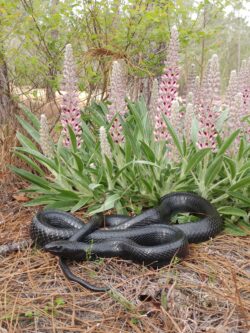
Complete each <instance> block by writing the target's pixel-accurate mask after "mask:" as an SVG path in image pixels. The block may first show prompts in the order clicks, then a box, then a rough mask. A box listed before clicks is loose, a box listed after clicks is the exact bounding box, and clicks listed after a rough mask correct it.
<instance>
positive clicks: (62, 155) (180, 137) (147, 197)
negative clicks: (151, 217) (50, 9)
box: [12, 28, 250, 234]
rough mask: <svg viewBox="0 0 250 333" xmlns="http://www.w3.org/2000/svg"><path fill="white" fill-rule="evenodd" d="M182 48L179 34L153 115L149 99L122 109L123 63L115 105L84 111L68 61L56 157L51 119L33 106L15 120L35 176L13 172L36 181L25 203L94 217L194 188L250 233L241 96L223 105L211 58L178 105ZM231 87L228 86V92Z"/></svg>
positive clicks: (249, 176)
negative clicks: (239, 109) (237, 114)
mask: <svg viewBox="0 0 250 333" xmlns="http://www.w3.org/2000/svg"><path fill="white" fill-rule="evenodd" d="M177 50H178V32H177V30H176V28H173V29H172V34H171V40H170V45H169V51H168V55H167V60H166V62H165V69H164V72H163V75H162V77H161V80H160V85H159V90H158V91H157V86H158V82H157V81H155V83H154V88H153V92H152V94H151V95H152V101H151V103H150V110H148V108H147V106H146V104H145V102H144V100H143V98H142V99H140V100H139V101H137V102H131V101H129V100H128V99H127V102H126V103H125V97H126V84H124V82H125V80H126V63H125V62H115V63H114V64H113V67H112V74H111V84H110V86H111V90H110V102H111V104H105V103H103V102H99V103H95V102H93V104H92V105H91V106H89V107H88V108H86V109H85V110H83V111H82V113H81V114H80V111H79V107H78V104H77V103H76V101H77V99H76V78H75V76H74V78H73V74H72V73H73V71H72V68H73V67H71V69H69V67H70V66H69V62H68V63H67V61H66V60H65V61H66V67H67V71H65V70H64V82H67V77H66V73H71V74H70V75H69V77H70V84H68V86H67V87H68V89H65V91H68V93H67V92H66V95H65V96H64V104H63V107H62V114H64V113H65V112H66V113H65V116H62V118H61V119H62V126H63V128H64V129H63V133H62V135H61V137H60V138H59V140H58V142H57V143H52V142H51V141H50V143H51V144H50V146H49V147H51V150H50V153H48V150H47V145H46V144H44V137H46V138H47V139H48V138H49V136H48V132H47V129H46V126H44V121H45V118H44V117H42V119H41V122H40V121H39V119H37V118H36V117H35V116H34V115H33V114H32V113H31V112H30V111H29V110H27V109H26V108H23V111H24V113H25V115H26V118H28V119H29V122H28V121H26V120H24V119H23V118H21V117H19V118H18V119H19V121H20V123H21V125H22V126H23V128H24V129H25V130H26V131H27V133H28V136H29V137H28V136H24V135H23V134H21V133H18V134H17V137H18V140H19V142H20V144H21V146H20V147H17V148H16V153H17V155H18V156H19V157H20V158H22V159H23V160H24V161H25V162H26V163H27V164H29V166H30V167H31V168H32V169H33V172H29V171H27V170H24V169H18V168H16V167H14V166H13V167H12V169H13V171H14V172H15V173H16V174H18V175H19V176H21V177H23V178H25V179H26V180H28V181H29V182H30V183H31V185H30V186H29V187H28V188H26V189H24V191H25V192H27V195H29V197H30V198H31V201H29V202H28V203H26V205H27V206H34V205H45V206H46V208H56V209H63V210H68V211H71V212H74V211H77V210H79V209H81V208H84V210H85V212H86V214H89V215H92V214H94V213H97V212H103V211H106V210H109V209H115V210H116V211H117V212H119V213H128V212H134V213H139V212H140V211H141V209H142V208H143V207H149V206H152V205H155V204H157V203H158V202H159V199H160V197H161V196H163V195H164V194H166V193H169V192H173V191H194V192H196V193H198V194H200V195H202V196H203V197H205V198H207V199H208V200H210V201H211V202H212V203H213V204H214V205H216V207H217V208H218V209H219V211H220V213H221V214H222V215H223V216H224V220H225V223H226V230H228V231H233V232H234V233H239V234H244V233H246V232H247V223H248V222H249V217H250V212H249V207H250V161H249V158H250V143H249V140H248V139H247V135H246V134H247V132H246V131H241V128H239V123H236V122H235V121H234V118H235V114H234V113H233V112H236V108H235V103H236V102H237V103H238V102H239V99H240V98H241V99H242V95H243V93H242V92H239V91H237V92H235V94H236V99H235V97H233V98H231V96H230V103H229V99H228V94H227V95H226V100H225V101H223V100H222V98H221V97H220V94H219V89H220V88H219V87H220V85H219V82H220V77H219V62H218V57H217V56H216V55H214V56H213V57H212V59H211V60H210V61H209V66H208V69H207V73H206V75H205V78H204V80H203V82H202V85H201V86H200V85H199V80H198V79H195V82H193V86H192V92H191V93H192V94H191V95H190V96H189V99H188V100H186V101H185V102H184V103H181V102H180V101H178V92H177V90H178V77H179V67H178V66H179V63H178V51H177ZM67 52H69V54H70V57H71V61H70V63H71V64H72V63H73V60H72V49H71V48H70V47H67V49H66V53H67ZM67 57H68V56H67ZM67 57H66V56H65V58H67ZM74 75H75V72H74ZM234 75H235V74H233V76H234ZM232 86H233V85H232V82H231V83H230V87H229V88H228V91H230V89H231V91H232ZM69 87H71V88H70V89H69ZM245 87H246V85H245V86H244V89H245ZM65 88H66V87H65ZM207 94H208V95H207ZM240 96H241V97H240ZM65 98H66V100H67V101H65ZM67 98H68V99H67ZM69 101H71V102H69ZM235 101H236V102H235ZM154 103H156V105H154ZM243 104H244V103H243ZM66 106H67V107H66ZM224 109H225V110H226V117H227V118H225V110H224ZM245 110H246V108H243V111H242V112H243V113H242V114H241V115H242V117H239V122H241V123H242V124H243V123H244V122H245V118H247V113H246V111H245ZM244 112H245V113H244ZM247 112H248V113H249V110H248V111H247ZM76 114H77V117H75V115H76ZM79 114H80V116H79ZM66 115H67V117H66ZM73 118H74V119H73ZM65 119H68V122H66V121H65ZM76 120H77V122H76ZM224 124H227V131H224V127H225V126H222V125H224ZM66 125H67V126H66ZM45 133H46V135H45ZM47 139H46V140H47ZM49 140H50V139H49ZM46 142H47V141H46ZM45 147H46V148H45ZM41 166H43V167H41ZM45 169H47V172H45V171H44V170H45ZM248 231H249V229H248Z"/></svg>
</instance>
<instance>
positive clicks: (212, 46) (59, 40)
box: [0, 0, 249, 97]
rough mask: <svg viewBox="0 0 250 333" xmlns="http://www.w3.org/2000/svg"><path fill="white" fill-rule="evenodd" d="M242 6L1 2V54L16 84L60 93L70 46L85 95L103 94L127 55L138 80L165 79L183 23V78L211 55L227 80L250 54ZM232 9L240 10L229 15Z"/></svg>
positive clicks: (181, 0)
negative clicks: (169, 47)
mask: <svg viewBox="0 0 250 333" xmlns="http://www.w3.org/2000/svg"><path fill="white" fill-rule="evenodd" d="M237 2H238V1H230V2H229V1H226V0H225V1H224V0H223V1H219V0H215V1H213V2H211V1H204V2H200V3H196V2H194V1H191V0H185V1H184V0H179V1H177V2H176V1H155V2H152V1H135V0H130V1H122V2H120V1H119V2H118V1H116V0H113V1H106V0H99V1H82V0H74V1H72V0H64V1H55V0H53V1H51V0H43V1H41V0H32V1H18V0H12V1H9V0H0V49H1V51H2V48H3V49H4V53H5V58H6V59H5V60H6V63H7V65H8V68H9V76H10V78H11V80H12V81H13V82H14V85H15V86H19V87H22V90H23V91H27V92H28V91H29V90H30V87H32V88H39V89H41V88H50V89H51V90H52V91H54V92H55V91H57V90H59V87H60V81H61V76H60V74H59V69H60V68H61V64H62V60H63V50H64V48H65V45H66V44H67V43H71V44H72V45H73V48H74V50H75V56H76V59H77V67H78V68H79V71H78V72H79V73H78V74H79V75H78V76H79V88H80V90H81V91H86V90H91V91H90V94H92V93H93V92H94V91H95V89H96V88H97V89H100V90H101V91H102V93H103V94H102V97H104V96H105V94H104V93H105V92H106V91H107V81H108V72H109V69H110V65H111V61H112V60H114V59H117V58H124V57H125V58H126V59H127V64H128V67H129V72H130V74H131V76H132V77H146V76H157V75H159V74H160V72H161V69H162V60H163V59H164V58H165V50H166V44H167V43H168V40H169V31H170V27H171V26H173V25H176V26H177V27H178V30H179V34H180V41H181V48H182V51H183V55H184V56H183V57H182V59H181V61H182V64H183V66H182V67H183V70H184V71H185V75H184V76H183V77H187V75H188V71H189V66H190V64H191V63H195V64H197V68H198V69H199V71H200V72H204V67H205V64H206V62H207V60H208V58H210V56H211V55H212V53H217V54H218V55H219V57H220V59H221V64H222V73H223V78H224V79H227V78H228V76H229V70H230V69H231V68H237V67H238V65H239V62H240V60H241V59H239V58H238V59H237V57H236V56H235V55H236V54H241V57H242V59H244V58H246V57H247V56H248V39H247V38H248V35H249V25H248V24H247V23H246V22H245V21H244V19H242V18H241V17H239V13H238V12H237V10H238V9H237ZM229 6H230V7H229ZM241 6H243V4H241ZM230 8H231V9H232V8H234V9H235V10H231V12H230V14H228V12H229V9H230ZM204 17H209V20H205V19H204ZM225 26H226V27H227V29H224V27H225ZM222 46H223V47H222ZM201 47H202V54H201V55H200V49H201ZM93 50H94V51H96V52H92V51H93ZM239 50H240V52H238V51H239ZM106 51H107V52H106ZM0 53H1V52H0ZM197 74H199V73H197ZM224 82H225V80H224ZM27 86H28V87H27ZM88 88H89V89H88ZM34 97H35V96H34Z"/></svg>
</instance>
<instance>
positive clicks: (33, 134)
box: [16, 116, 40, 144]
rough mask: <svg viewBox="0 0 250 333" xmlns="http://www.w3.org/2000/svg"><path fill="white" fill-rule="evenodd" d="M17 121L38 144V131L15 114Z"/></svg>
mask: <svg viewBox="0 0 250 333" xmlns="http://www.w3.org/2000/svg"><path fill="white" fill-rule="evenodd" d="M16 117H17V119H18V121H19V123H20V124H21V125H22V127H23V128H24V129H25V131H26V132H27V133H28V134H29V135H30V136H31V137H32V138H33V139H34V140H35V141H36V142H37V143H38V144H39V143H40V134H39V132H38V131H37V130H36V129H35V128H34V127H32V126H31V125H30V124H29V123H27V121H25V120H24V119H22V118H21V117H19V116H16Z"/></svg>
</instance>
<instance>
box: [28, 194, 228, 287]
mask: <svg viewBox="0 0 250 333" xmlns="http://www.w3.org/2000/svg"><path fill="white" fill-rule="evenodd" d="M177 213H190V214H192V215H194V216H197V217H199V220H198V221H196V222H188V223H182V224H175V225H169V224H170V223H171V219H172V217H173V216H174V215H176V214H177ZM104 226H105V227H106V228H103V229H100V227H104ZM222 226H223V223H222V219H221V217H220V215H219V213H218V212H217V210H216V209H215V208H214V207H213V206H212V205H211V204H210V203H209V202H208V201H207V200H205V199H204V198H202V197H200V196H198V195H196V194H194V193H189V192H176V193H171V194H168V195H165V196H164V197H162V198H161V201H160V204H159V206H158V207H155V208H151V209H148V210H146V211H144V212H143V213H142V214H140V215H137V216H134V217H129V216H124V215H111V216H104V215H94V216H93V217H92V218H91V219H90V221H89V222H88V223H87V224H84V223H83V222H82V220H80V219H78V218H77V217H74V216H73V215H71V214H69V213H65V212H62V211H57V210H45V211H41V212H38V213H37V214H36V216H35V217H34V218H33V220H32V224H31V228H30V232H31V238H32V239H33V240H34V241H35V242H36V243H37V244H38V245H40V246H42V247H43V248H44V249H45V251H48V252H50V253H52V254H54V255H57V256H59V258H60V266H61V269H62V271H63V272H64V274H65V275H66V277H67V278H68V279H69V280H72V281H75V282H78V283H79V284H81V285H82V286H84V287H86V288H88V289H90V290H93V291H106V290H108V288H99V287H95V286H92V285H90V284H89V283H87V282H85V281H84V280H82V279H80V278H79V277H77V276H75V275H73V273H71V271H70V270H69V268H68V266H67V264H66V259H71V260H88V259H90V260H93V259H96V258H98V257H120V258H123V259H128V260H132V261H134V262H137V263H142V264H145V265H149V266H152V267H161V266H163V265H165V264H168V263H169V262H170V261H171V260H172V258H173V257H174V256H175V255H176V256H177V257H179V258H182V257H185V256H186V255H187V253H188V243H199V242H202V241H205V240H208V239H209V238H210V237H213V236H215V235H216V234H218V233H219V232H220V231H221V230H222Z"/></svg>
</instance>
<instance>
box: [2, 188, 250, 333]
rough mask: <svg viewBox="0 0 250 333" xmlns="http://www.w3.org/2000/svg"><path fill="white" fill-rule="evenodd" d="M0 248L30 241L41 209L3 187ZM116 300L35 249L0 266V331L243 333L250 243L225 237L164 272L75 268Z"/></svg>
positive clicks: (119, 264)
mask: <svg viewBox="0 0 250 333" xmlns="http://www.w3.org/2000/svg"><path fill="white" fill-rule="evenodd" d="M1 193H2V196H3V197H2V200H1V203H0V206H1V207H0V244H7V243H9V242H13V241H17V240H21V239H27V238H28V227H29V224H30V221H31V218H32V216H33V214H34V213H35V211H36V210H35V209H28V208H22V206H21V204H20V203H19V202H18V201H17V200H14V199H13V192H11V190H10V189H8V190H7V187H4V188H2V190H1ZM72 266H73V267H74V268H73V269H74V271H75V272H76V273H77V274H78V275H79V276H82V277H84V278H86V279H87V280H88V281H90V282H92V283H94V284H96V285H110V286H112V287H113V289H114V291H113V292H112V293H93V292H90V291H88V290H85V289H83V288H81V287H79V286H77V285H75V284H73V283H70V282H68V281H67V280H66V279H65V277H64V276H63V274H62V273H61V271H60V269H59V267H58V264H57V259H56V258H54V257H52V256H51V255H49V254H46V253H43V252H42V251H40V250H39V249H35V248H32V247H29V248H28V249H25V250H22V251H20V252H16V253H12V254H9V255H7V256H4V257H2V258H1V260H0V286H1V287H0V332H1V333H6V332H8V333H12V332H16V333H19V332H24V333H30V332H37V333H38V332H39V333H40V332H58V333H62V332H63V333H66V332H75V333H77V332H85V333H90V332H96V333H106V332H109V333H111V332H112V333H118V332H122V333H123V332H124V333H126V332H129V333H131V332H135V333H139V332H148V333H149V332H150V333H152V332H159V333H160V332H169V333H170V332H172V333H181V332H182V333H184V332H185V333H198V332H208V333H240V332H242V333H243V332H249V329H250V327H249V326H250V237H249V236H248V237H231V236H227V235H219V236H218V237H216V238H215V239H213V240H210V241H208V242H205V243H202V244H198V245H191V246H190V254H189V256H188V257H187V258H186V259H185V260H183V261H182V262H180V263H177V262H175V263H172V265H169V266H167V267H164V268H162V269H160V270H153V269H148V268H146V267H142V266H139V265H136V264H133V263H131V262H125V261H122V260H118V259H105V260H99V261H98V262H87V263H86V262H85V263H75V264H72Z"/></svg>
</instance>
